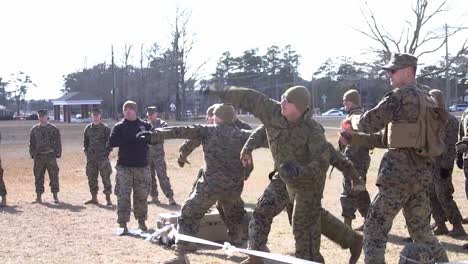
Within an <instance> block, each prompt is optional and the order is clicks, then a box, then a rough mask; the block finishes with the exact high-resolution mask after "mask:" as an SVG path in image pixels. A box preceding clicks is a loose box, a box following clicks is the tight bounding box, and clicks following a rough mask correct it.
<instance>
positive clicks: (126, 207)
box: [109, 101, 151, 233]
mask: <svg viewBox="0 0 468 264" xmlns="http://www.w3.org/2000/svg"><path fill="white" fill-rule="evenodd" d="M123 114H124V119H123V120H122V121H120V122H118V123H117V124H115V125H114V127H113V128H112V131H111V134H110V137H109V146H110V147H112V148H117V147H118V148H119V152H118V154H117V155H118V159H117V166H115V169H116V170H117V173H116V175H115V191H114V193H115V194H116V195H117V223H119V227H120V228H123V232H124V233H127V232H128V229H127V223H128V222H130V214H131V211H132V205H131V201H132V192H133V214H134V216H135V219H137V220H138V228H139V229H140V230H142V231H146V230H148V228H147V227H146V223H145V222H146V219H147V217H148V204H147V201H148V195H149V193H150V190H151V173H150V169H149V166H148V145H146V144H144V143H141V142H139V141H138V140H137V137H136V135H137V134H138V133H140V132H142V131H150V130H151V124H150V123H148V122H145V121H142V120H140V119H139V118H138V117H137V104H136V103H135V102H133V101H126V102H125V103H124V105H123Z"/></svg>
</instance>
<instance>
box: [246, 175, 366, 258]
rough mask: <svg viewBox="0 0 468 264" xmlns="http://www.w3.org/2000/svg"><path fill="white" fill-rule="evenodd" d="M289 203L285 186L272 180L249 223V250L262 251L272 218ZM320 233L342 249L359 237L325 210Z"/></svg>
mask: <svg viewBox="0 0 468 264" xmlns="http://www.w3.org/2000/svg"><path fill="white" fill-rule="evenodd" d="M288 203H290V198H289V194H288V191H287V189H286V185H285V184H284V183H283V181H282V180H280V179H275V178H273V179H272V180H271V182H270V184H269V185H268V187H267V188H266V189H265V191H264V192H263V194H262V196H261V197H260V198H259V199H258V202H257V205H256V207H255V210H254V212H253V217H252V219H251V220H250V223H249V249H253V250H264V249H265V246H266V243H267V241H268V235H269V233H270V229H271V223H272V222H273V218H274V217H276V216H277V215H279V214H280V213H281V212H282V211H283V210H284V209H285V208H286V207H287V206H288ZM320 222H321V233H322V234H323V235H324V236H326V237H328V238H329V239H330V240H332V241H333V242H335V243H337V244H338V245H340V246H341V247H342V248H349V247H350V246H351V245H352V244H353V243H354V242H355V241H357V240H358V239H359V238H360V235H359V234H358V233H357V232H355V231H353V230H352V229H351V228H350V227H348V226H347V225H345V224H344V223H343V222H342V221H340V220H339V219H338V218H336V217H335V216H333V215H332V214H330V213H329V212H328V211H327V210H325V209H323V208H321V210H320Z"/></svg>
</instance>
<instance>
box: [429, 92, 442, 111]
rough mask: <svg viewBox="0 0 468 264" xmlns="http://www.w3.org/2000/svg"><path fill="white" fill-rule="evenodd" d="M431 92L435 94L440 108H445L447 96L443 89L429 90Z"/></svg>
mask: <svg viewBox="0 0 468 264" xmlns="http://www.w3.org/2000/svg"><path fill="white" fill-rule="evenodd" d="M429 94H430V95H432V96H434V98H435V100H436V103H437V105H438V106H439V107H440V108H445V98H444V94H443V93H442V91H441V90H438V89H432V90H430V91H429Z"/></svg>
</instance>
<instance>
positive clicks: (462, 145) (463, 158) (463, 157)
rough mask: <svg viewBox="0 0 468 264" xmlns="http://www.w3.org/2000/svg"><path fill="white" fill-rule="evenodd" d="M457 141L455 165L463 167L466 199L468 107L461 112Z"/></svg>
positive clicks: (467, 192) (467, 178)
mask: <svg viewBox="0 0 468 264" xmlns="http://www.w3.org/2000/svg"><path fill="white" fill-rule="evenodd" d="M458 140H459V141H458V143H457V166H458V168H460V169H463V172H464V174H465V195H466V199H468V109H467V110H465V112H463V115H462V117H461V121H460V128H459V131H458ZM463 223H465V224H467V223H468V218H465V219H464V220H463Z"/></svg>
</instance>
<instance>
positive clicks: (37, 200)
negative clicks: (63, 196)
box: [33, 194, 42, 203]
mask: <svg viewBox="0 0 468 264" xmlns="http://www.w3.org/2000/svg"><path fill="white" fill-rule="evenodd" d="M33 203H42V194H36V200H35V201H34V202H33Z"/></svg>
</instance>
